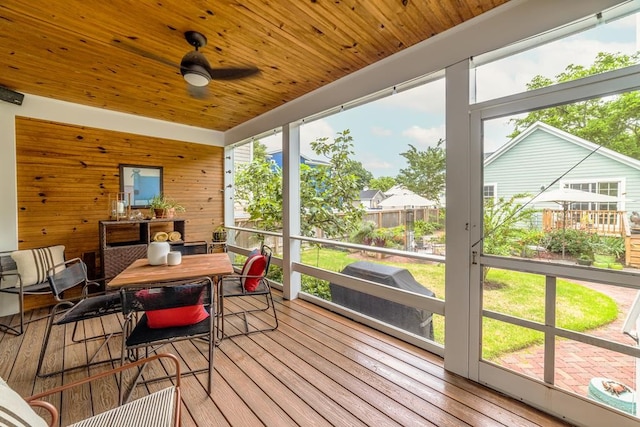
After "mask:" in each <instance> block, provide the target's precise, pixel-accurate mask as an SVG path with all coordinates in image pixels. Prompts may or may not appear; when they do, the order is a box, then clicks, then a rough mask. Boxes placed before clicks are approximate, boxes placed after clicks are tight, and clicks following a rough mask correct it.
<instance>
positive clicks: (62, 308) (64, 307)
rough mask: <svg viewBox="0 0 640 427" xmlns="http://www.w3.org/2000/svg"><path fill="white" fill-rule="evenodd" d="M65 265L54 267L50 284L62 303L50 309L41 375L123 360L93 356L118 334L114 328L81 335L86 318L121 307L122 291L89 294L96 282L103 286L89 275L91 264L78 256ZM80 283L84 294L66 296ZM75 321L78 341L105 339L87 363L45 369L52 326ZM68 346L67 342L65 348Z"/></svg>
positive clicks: (114, 311) (101, 315)
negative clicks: (95, 360) (71, 296)
mask: <svg viewBox="0 0 640 427" xmlns="http://www.w3.org/2000/svg"><path fill="white" fill-rule="evenodd" d="M62 265H64V266H65V268H63V269H60V268H59V267H60V266H61V265H57V266H54V267H53V268H52V269H51V270H50V274H49V286H50V288H51V292H52V293H53V297H54V298H55V299H56V301H58V303H57V304H56V305H55V306H53V308H52V309H51V311H50V313H49V319H48V321H47V329H46V332H45V335H44V342H43V344H42V348H41V350H40V358H39V360H38V369H37V371H36V374H37V375H38V376H39V377H48V376H51V375H56V374H59V373H62V372H65V371H68V370H72V369H79V368H85V367H88V366H93V365H97V364H100V363H106V362H112V361H116V360H119V358H113V359H108V360H102V361H98V362H94V361H93V360H94V359H95V357H96V356H97V354H98V353H99V352H100V350H102V348H104V346H105V345H106V344H107V342H108V341H109V339H110V338H111V337H112V336H113V335H114V332H112V333H108V334H99V335H96V336H91V337H86V336H85V337H84V338H83V339H78V338H77V335H76V334H77V331H78V324H79V323H80V322H83V321H84V320H89V319H95V318H98V317H103V316H107V315H110V314H115V313H118V312H119V311H120V307H121V306H120V295H119V294H118V293H100V294H89V288H90V287H92V286H96V287H99V286H100V285H99V284H98V283H96V282H92V281H89V280H88V279H87V266H86V265H85V263H84V262H83V261H82V260H81V259H80V258H74V259H71V260H69V261H65V262H64V263H63V264H62ZM78 285H82V296H80V297H77V298H65V297H64V293H65V291H68V290H69V289H71V288H74V287H76V286H78ZM71 323H73V324H74V326H73V334H72V336H71V339H72V341H73V342H74V343H79V342H84V341H88V340H93V339H99V338H104V342H103V343H102V344H101V345H100V347H99V348H98V349H97V350H96V352H95V353H94V354H93V356H92V357H91V358H90V359H89V361H88V362H87V363H86V364H83V365H78V366H72V367H66V368H64V367H63V368H62V369H60V370H57V371H53V372H47V373H42V365H43V362H44V358H45V354H46V352H47V348H48V346H49V340H50V338H51V330H52V329H53V327H54V326H62V325H67V324H71ZM62 349H64V346H63V348H62Z"/></svg>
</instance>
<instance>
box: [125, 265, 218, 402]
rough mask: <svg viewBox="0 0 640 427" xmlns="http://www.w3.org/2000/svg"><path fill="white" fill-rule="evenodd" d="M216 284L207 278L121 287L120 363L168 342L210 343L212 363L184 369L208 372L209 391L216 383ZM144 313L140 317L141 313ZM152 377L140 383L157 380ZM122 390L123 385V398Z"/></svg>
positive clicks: (184, 372)
mask: <svg viewBox="0 0 640 427" xmlns="http://www.w3.org/2000/svg"><path fill="white" fill-rule="evenodd" d="M214 291H215V289H214V284H213V281H212V280H211V279H210V278H208V277H202V278H198V279H191V280H181V281H172V282H162V283H156V284H153V285H132V286H126V287H123V288H121V289H120V295H121V300H122V313H123V314H124V317H125V321H124V326H123V334H124V335H123V338H122V352H121V363H124V361H125V357H126V356H127V355H129V357H131V356H132V355H133V354H134V353H135V354H137V351H138V350H139V349H143V348H144V349H145V352H146V356H148V355H149V352H150V349H151V351H152V352H156V351H157V350H159V349H160V348H161V347H163V346H164V345H166V344H171V343H174V342H178V341H184V340H196V341H197V342H203V341H204V342H207V345H208V347H207V350H208V359H209V363H208V366H207V367H206V368H202V369H192V370H189V371H183V372H182V374H183V375H189V374H197V373H201V372H207V373H208V387H207V390H208V392H209V394H210V393H211V390H212V384H213V357H214V349H215V332H214V323H213V319H214V317H215V315H216V313H215V305H214V304H213V301H214ZM140 312H144V314H143V315H142V316H141V317H140V318H139V319H138V314H139V313H140ZM165 378H166V377H159V378H152V379H147V380H145V381H141V382H140V383H147V382H151V381H158V380H162V379H165ZM122 393H123V390H122V388H121V398H122Z"/></svg>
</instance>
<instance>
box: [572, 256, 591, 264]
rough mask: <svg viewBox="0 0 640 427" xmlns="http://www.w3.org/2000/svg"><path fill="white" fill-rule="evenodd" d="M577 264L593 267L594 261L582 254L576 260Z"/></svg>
mask: <svg viewBox="0 0 640 427" xmlns="http://www.w3.org/2000/svg"><path fill="white" fill-rule="evenodd" d="M576 262H577V263H578V265H587V266H589V265H591V263H592V262H593V260H592V259H591V257H590V256H589V255H587V254H582V255H580V256H579V257H578V259H577V260H576Z"/></svg>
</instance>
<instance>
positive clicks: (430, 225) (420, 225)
mask: <svg viewBox="0 0 640 427" xmlns="http://www.w3.org/2000/svg"><path fill="white" fill-rule="evenodd" d="M413 230H414V231H415V233H416V237H421V236H428V235H429V234H433V233H434V232H436V231H438V230H442V224H439V223H437V222H426V221H424V220H422V219H419V220H417V221H416V222H414V223H413Z"/></svg>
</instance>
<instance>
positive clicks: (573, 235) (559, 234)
mask: <svg viewBox="0 0 640 427" xmlns="http://www.w3.org/2000/svg"><path fill="white" fill-rule="evenodd" d="M547 236H548V238H549V243H548V247H547V249H548V250H549V251H551V252H553V253H556V254H561V253H562V248H563V247H564V253H565V254H568V255H571V256H573V257H577V256H579V255H580V254H590V253H591V251H592V246H591V241H592V239H593V235H592V234H590V233H587V232H585V231H581V230H574V229H572V228H566V229H559V230H553V231H550V232H549V233H548V234H547ZM596 237H597V236H596Z"/></svg>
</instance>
